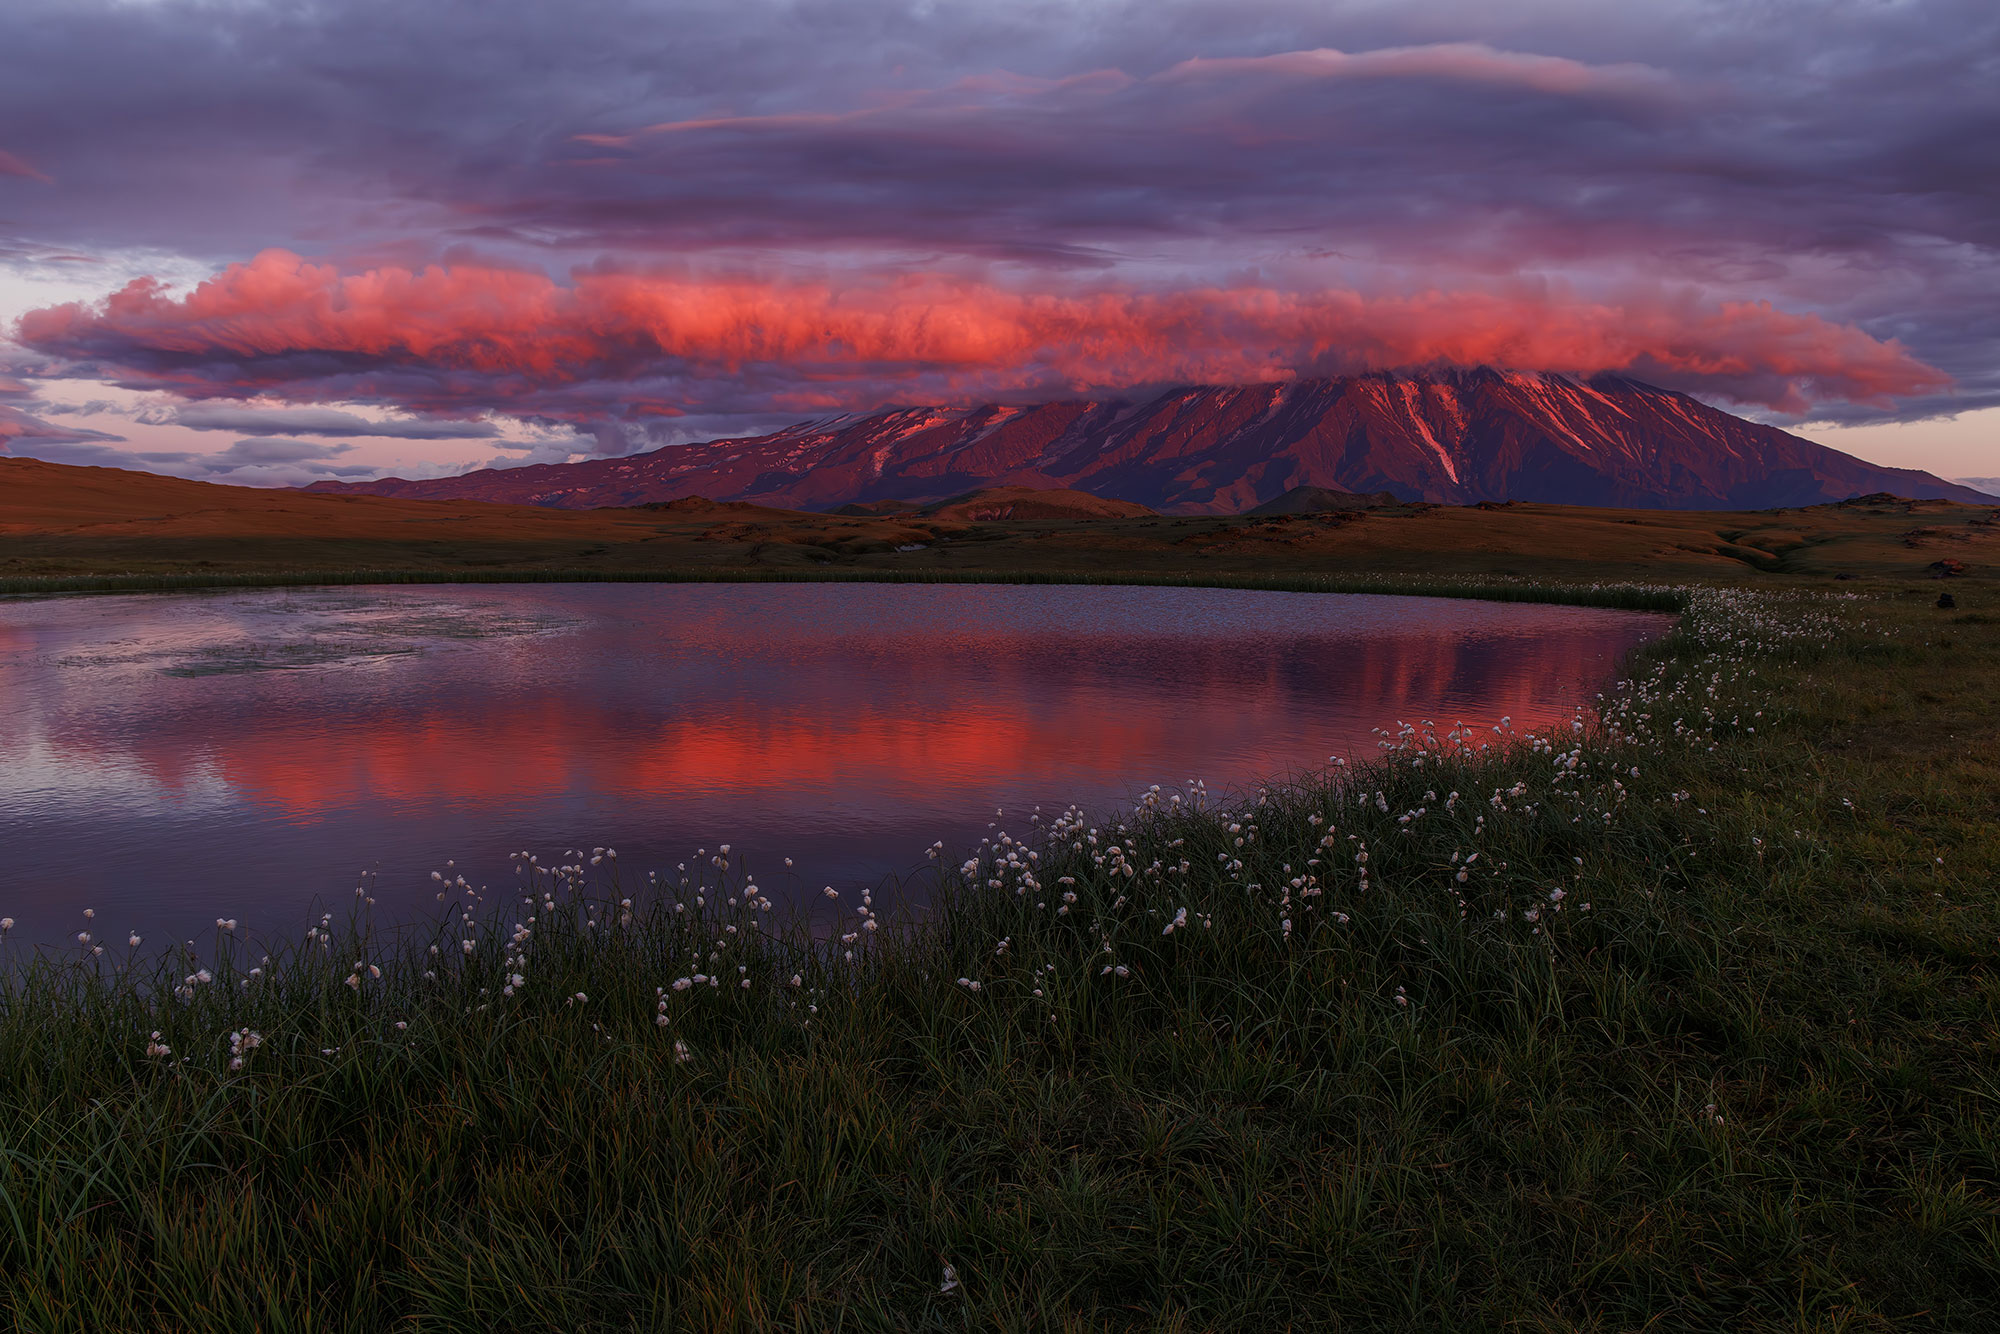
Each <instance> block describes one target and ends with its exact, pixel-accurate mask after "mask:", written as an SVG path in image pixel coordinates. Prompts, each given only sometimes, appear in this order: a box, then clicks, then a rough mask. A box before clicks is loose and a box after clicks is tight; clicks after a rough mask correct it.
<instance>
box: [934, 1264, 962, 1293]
mask: <svg viewBox="0 0 2000 1334" xmlns="http://www.w3.org/2000/svg"><path fill="white" fill-rule="evenodd" d="M957 1288H958V1271H957V1270H956V1269H953V1268H952V1267H951V1266H950V1265H946V1266H945V1267H944V1282H943V1283H942V1284H941V1285H940V1286H939V1287H938V1292H939V1293H940V1294H944V1293H948V1292H954V1291H956V1290H957Z"/></svg>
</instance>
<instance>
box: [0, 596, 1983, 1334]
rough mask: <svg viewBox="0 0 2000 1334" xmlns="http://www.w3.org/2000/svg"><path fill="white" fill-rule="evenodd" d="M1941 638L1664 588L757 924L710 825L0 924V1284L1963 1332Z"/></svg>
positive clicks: (838, 1324)
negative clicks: (1408, 690) (1524, 666)
mask: <svg viewBox="0 0 2000 1334" xmlns="http://www.w3.org/2000/svg"><path fill="white" fill-rule="evenodd" d="M1994 626H1995V618H1991V617H1985V616H1982V615H1979V614H1977V613H1975V614H1971V615H1965V616H1960V617H1957V618H1956V619H1954V618H1952V617H1950V616H1947V615H1945V614H1943V613H1939V612H1936V611H1933V610H1931V609H1929V608H1928V607H1919V606H1917V605H1915V604H1914V603H1909V602H1902V603H1899V602H1894V601H1886V602H1885V601H1869V602H1860V601H1835V600H1829V599H1813V598H1805V597H1800V598H1795V599H1789V600H1787V599H1778V598H1767V597H1755V596H1750V595H1743V594H1729V593H1699V594H1696V595H1694V597H1693V599H1692V601H1691V604H1690V607H1689V611H1688V614H1687V618H1686V620H1685V622H1684V627H1683V630H1682V631H1681V632H1680V633H1679V634H1677V635H1676V636H1674V637H1673V638H1672V639H1670V640H1669V641H1666V642H1665V643H1663V644H1661V645H1659V646H1658V647H1657V648H1656V649H1655V650H1654V651H1653V653H1652V654H1651V656H1650V657H1648V658H1647V659H1646V660H1644V661H1642V662H1640V663H1637V664H1635V665H1634V667H1633V670H1632V677H1633V682H1634V683H1633V684H1631V685H1630V686H1628V687H1627V688H1626V689H1624V690H1623V691H1621V692H1620V693H1619V694H1618V695H1617V696H1616V697H1615V698H1614V699H1613V700H1612V701H1610V702H1609V703H1608V704H1607V705H1606V707H1605V709H1604V711H1603V712H1602V714H1601V715H1599V716H1596V717H1594V718H1593V719H1591V720H1590V721H1589V722H1588V723H1587V725H1585V726H1583V728H1582V730H1580V731H1579V730H1576V729H1572V728H1564V729H1560V730H1559V731H1558V733H1557V734H1556V735H1554V736H1553V737H1543V738H1529V739H1509V738H1506V737H1497V736H1493V735H1490V734H1487V735H1472V736H1469V735H1466V734H1464V733H1463V732H1459V731H1457V730H1455V729H1452V728H1450V727H1448V726H1441V727H1437V728H1428V729H1427V728H1424V727H1421V726H1419V727H1417V728H1415V729H1414V730H1412V731H1410V732H1407V733H1405V734H1404V735H1403V736H1401V737H1399V738H1397V739H1396V743H1395V749H1393V750H1390V751H1386V752H1385V753H1384V754H1383V755H1381V756H1380V757H1377V758H1374V759H1370V760H1367V761H1365V762H1360V763H1357V764H1355V765H1353V766H1350V767H1340V768H1336V769H1334V770H1332V771H1330V772H1329V773H1328V774H1326V775H1324V776H1322V777H1321V778H1318V779H1315V780H1312V781H1309V782H1307V783H1305V784H1303V785H1300V786H1297V787H1293V788H1287V789H1283V790H1271V791H1267V792H1252V793H1250V794H1248V795H1244V796H1235V797H1230V798H1211V797H1209V796H1207V795H1206V794H1203V793H1200V792H1196V793H1174V794H1165V793H1162V794H1159V795H1158V796H1156V797H1154V798H1150V799H1149V800H1148V802H1147V804H1146V805H1145V807H1144V808H1142V809H1141V810H1139V811H1137V812H1132V813H1127V814H1126V815H1124V816H1122V817H1119V816H1112V817H1109V818H1102V817H1100V818H1095V819H1093V818H1087V817H1073V816H1070V815H1064V816H1061V817H1053V816H1052V817H1051V818H1049V819H1047V820H1046V821H1042V820H1035V821H1031V822H1030V823H1029V824H1027V825H1025V826H1024V827H1021V828H1015V829H1011V830H1009V831H1008V832H1007V834H1005V835H1002V834H1000V833H999V832H998V831H996V835H995V842H994V843H993V844H991V845H989V846H986V847H983V848H981V849H978V850H976V853H977V855H976V856H971V857H970V858H969V860H967V861H965V862H964V863H963V864H958V863H957V862H956V855H954V859H953V862H952V864H947V865H945V866H943V867H941V869H940V885H939V887H938V889H937V893H936V896H935V903H934V911H933V915H932V916H931V917H930V919H929V920H927V921H924V922H921V923H914V924H888V923H884V924H883V925H882V927H881V929H880V930H879V931H877V930H874V929H871V927H870V926H869V921H870V918H871V913H870V911H869V905H868V904H866V903H842V904H841V905H840V906H841V908H842V918H841V924H840V925H839V926H837V927H836V928H835V933H834V934H833V935H831V936H826V935H824V934H823V935H822V936H821V937H820V938H819V939H817V940H814V939H811V938H808V937H806V936H805V935H802V934H798V933H793V934H786V933H785V932H783V931H782V930H778V929H775V928H773V927H772V926H771V925H770V924H771V923H772V922H773V921H774V919H775V917H776V915H775V914H774V913H772V912H771V911H770V910H769V907H768V904H767V903H766V901H765V900H764V899H763V897H762V895H761V894H760V893H758V892H755V891H753V890H752V889H751V888H750V887H749V885H748V884H747V883H746V881H745V878H744V876H743V873H742V868H741V866H740V864H732V863H740V861H741V856H742V850H740V849H738V850H736V851H735V852H734V853H725V852H723V851H722V850H720V849H711V850H710V857H711V860H710V861H709V862H708V863H707V864H705V865H701V866H695V867H691V868H689V870H688V871H687V872H686V873H685V875H683V873H681V872H678V871H675V872H672V873H670V874H667V875H665V876H664V877H663V878H662V879H661V880H660V881H659V882H657V883H656V884H648V883H647V877H646V876H645V875H644V874H643V873H641V874H636V875H635V874H632V873H630V872H629V871H618V870H617V869H616V868H617V859H616V857H615V856H613V855H610V854H606V855H605V856H604V857H602V858H597V857H595V856H594V854H584V855H579V856H576V857H574V858H571V859H567V860H566V862H565V864H564V865H561V866H556V867H550V868H542V867H539V866H530V865H527V864H526V863H524V864H523V873H522V877H521V889H520V891H519V892H518V893H515V894H512V895H509V896H505V897H503V898H502V899H499V900H497V901H490V902H485V903H479V902H474V901H472V900H471V899H470V898H469V897H468V895H467V891H466V889H465V887H464V886H454V885H449V884H447V885H442V886H440V888H441V889H443V890H444V891H445V892H447V894H451V895H455V896H456V898H455V900H454V901H455V902H457V903H459V904H460V905H461V906H460V907H456V908H453V909H452V910H451V912H450V915H448V916H445V917H443V918H441V920H440V923H439V924H438V926H437V928H436V929H435V931H434V932H430V933H427V934H422V935H415V936H411V935H405V936H401V937H377V936H372V935H370V934H369V933H368V932H367V931H366V929H365V927H362V926H355V927H352V928H350V929H347V930H345V931H343V930H342V929H341V928H340V927H339V926H338V924H333V925H332V926H330V927H329V931H328V935H327V937H326V938H321V937H319V936H315V937H313V938H311V939H309V940H307V941H306V942H304V943H303V944H301V945H299V946H297V947H294V948H292V949H290V950H288V951H284V952H281V953H279V954H278V955H277V957H274V958H272V959H271V960H270V961H269V962H268V963H267V962H264V961H263V958H262V955H261V954H258V955H257V956H256V957H255V958H253V957H251V956H250V955H249V954H245V953H242V952H241V951H240V950H239V951H238V952H237V953H234V954H232V953H231V949H230V938H229V937H228V936H226V935H225V936H223V937H222V938H221V944H220V946H219V949H220V954H221V957H220V958H219V959H217V960H213V961H211V962H210V963H209V966H208V968H207V970H206V972H205V973H204V972H202V971H197V969H196V964H195V963H194V962H193V961H177V960H173V959H167V960H161V961H159V963H158V966H157V968H152V967H150V966H148V967H147V968H141V969H139V970H136V971H137V972H138V973H141V974H143V976H134V975H133V973H131V972H124V973H121V972H117V971H115V970H113V969H112V968H111V967H110V966H109V964H108V962H107V961H108V960H110V959H112V958H114V957H117V956H118V955H120V954H122V952H123V944H122V942H119V943H118V945H117V946H115V947H114V948H112V949H111V950H110V951H109V952H107V954H105V955H103V956H94V955H91V954H89V953H88V950H89V946H87V945H86V946H81V947H79V948H78V949H77V950H76V951H74V952H73V953H72V954H71V955H69V956H65V957H62V958H54V957H49V958H42V959H38V960H28V959H17V960H16V961H15V962H16V967H15V970H14V972H13V974H12V975H11V977H10V979H9V980H8V982H7V983H6V985H5V989H4V993H0V1304H4V1307H5V1310H6V1313H7V1318H8V1322H9V1324H11V1325H12V1326H13V1327H18V1328H22V1329H36V1330H42V1329H48V1330H55V1329H87V1330H120V1329H188V1330H195V1329H200V1330H227V1329H260V1330H282V1329H349V1330H365V1331H380V1330H411V1331H420V1330H421V1331H430V1330H487V1329H507V1330H543V1329H548V1330H598V1329H606V1330H622V1329H646V1330H653V1329H658V1330H666V1329H765V1328H780V1329H848V1330H872V1329H923V1328H937V1329H968V1328H977V1329H990V1330H1042V1329H1079V1330H1085V1329H1152V1328H1159V1329H1186V1330H1203V1329H1247V1330H1275V1329H1316V1330H1318V1329H1352V1330H1375V1329H1399V1328H1431V1329H1435V1328H1449V1329H1482V1328H1503V1327H1505V1328H1518V1329H1531V1330H1540V1329H1548V1330H1558V1329H1560V1330H1569V1329H1581V1330H1625V1329H1641V1328H1643V1329H1657V1330H1664V1329H1699V1330H1715V1329H1731V1330H1745V1329H1772V1330H1776V1329H1788V1330H1789V1329H1829V1330H1830V1329H1890V1328H1895V1329H1910V1328H1939V1329H1966V1330H1975V1329H1985V1328H1993V1327H1995V1326H1996V1324H2000V1295H1996V1294H2000V1162H1997V1161H1996V1154H2000V1062H1996V1054H1997V1053H2000V1044H1996V1029H1995V1010H1996V1001H2000V987H1996V982H1995V973H1994V967H1995V964H1996V961H2000V891H1996V887H1995V871H1996V868H2000V832H1996V831H2000V809H1996V806H2000V798H1996V791H2000V784H1996V771H1995V762H1994V755H1993V750H1992V747H1993V743H1994V739H1995V738H1994V721H1993V719H1992V716H1991V714H1990V712H1988V711H1987V710H1988V709H1989V707H1990V702H1991V699H1992V698H1993V685H1994V683H1995V681H1996V680H2000V671H1996V663H2000V635H1996V634H1995V628H1994ZM1413 721H1414V720H1413ZM1176 798H1178V800H1177V799H1176ZM967 851H968V852H971V851H975V850H967ZM1072 896H1073V897H1072ZM628 900H629V904H628V902H627V901H628ZM433 951H434V952H433ZM850 954H851V956H852V957H851V958H850V957H849V956H850ZM253 967H254V968H255V969H256V971H255V972H254V973H253V972H251V971H250V970H251V969H252V968H253ZM375 969H379V970H380V974H381V975H380V976H379V977H378V976H376V975H375V971H374V970H375ZM795 979H796V980H795ZM746 983H747V985H745V984H746ZM156 1032H157V1034H158V1036H157V1037H154V1036H153V1034H155V1033H156ZM253 1038H254V1041H253ZM237 1060H240V1067H234V1068H233V1062H234V1061H237Z"/></svg>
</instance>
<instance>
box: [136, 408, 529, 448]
mask: <svg viewBox="0 0 2000 1334" xmlns="http://www.w3.org/2000/svg"><path fill="white" fill-rule="evenodd" d="M139 420H140V421H142V422H146V423H148V424H149V425H169V426H185V427H188V428H189V429H191V430H196V431H284V432H287V433H289V434H293V435H340V436H352V437H381V438H385V439H392V440H488V439H491V438H493V437H494V436H497V435H499V434H500V428H499V427H498V426H495V425H494V424H493V423H492V422H489V421H449V420H440V419H436V418H404V419H402V420H392V421H374V420H371V419H370V418H367V417H363V416H361V415H360V414H359V413H355V412H342V411H339V410H338V409H334V408H253V407H245V406H240V405H238V404H233V403H189V404H184V405H181V406H177V407H173V408H166V409H155V410H151V411H148V412H144V413H141V414H140V416H139Z"/></svg>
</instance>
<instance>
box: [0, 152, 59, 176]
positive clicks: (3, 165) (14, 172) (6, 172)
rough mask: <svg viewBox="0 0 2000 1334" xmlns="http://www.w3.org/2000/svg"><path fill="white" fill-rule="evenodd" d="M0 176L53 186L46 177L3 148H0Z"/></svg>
mask: <svg viewBox="0 0 2000 1334" xmlns="http://www.w3.org/2000/svg"><path fill="white" fill-rule="evenodd" d="M0 176H24V177H26V178H27V179H28V180H31V181H40V182H41V183H42V184H43V185H54V184H55V182H54V181H52V180H50V179H49V178H48V177H47V176H45V175H43V174H42V173H41V172H39V171H37V170H36V169H35V168H34V167H32V166H30V165H29V164H28V163H26V162H24V161H22V160H21V159H20V158H19V157H18V156H16V155H15V154H13V153H9V152H8V151H7V150H6V149H4V148H0Z"/></svg>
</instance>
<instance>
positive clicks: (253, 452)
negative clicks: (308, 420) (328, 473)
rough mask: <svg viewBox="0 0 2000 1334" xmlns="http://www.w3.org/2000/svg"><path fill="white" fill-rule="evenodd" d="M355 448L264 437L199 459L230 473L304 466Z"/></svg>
mask: <svg viewBox="0 0 2000 1334" xmlns="http://www.w3.org/2000/svg"><path fill="white" fill-rule="evenodd" d="M353 448H354V446H353V445H327V444H314V443H312V442H310V441H306V440H276V439H272V438H269V437H261V438H255V439H249V440H238V441H237V442H236V443H235V444H233V445H231V446H230V447H229V448H227V449H225V450H222V451H221V452H219V453H215V454H204V455H199V456H197V457H200V458H202V459H203V460H212V461H213V466H214V467H215V468H216V469H217V470H219V471H222V472H227V471H229V470H230V469H232V468H238V467H242V466H243V465H245V464H251V463H303V462H304V461H305V460H307V459H328V458H338V457H339V456H340V455H342V454H345V453H347V452H348V451H350V450H352V449H353Z"/></svg>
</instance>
